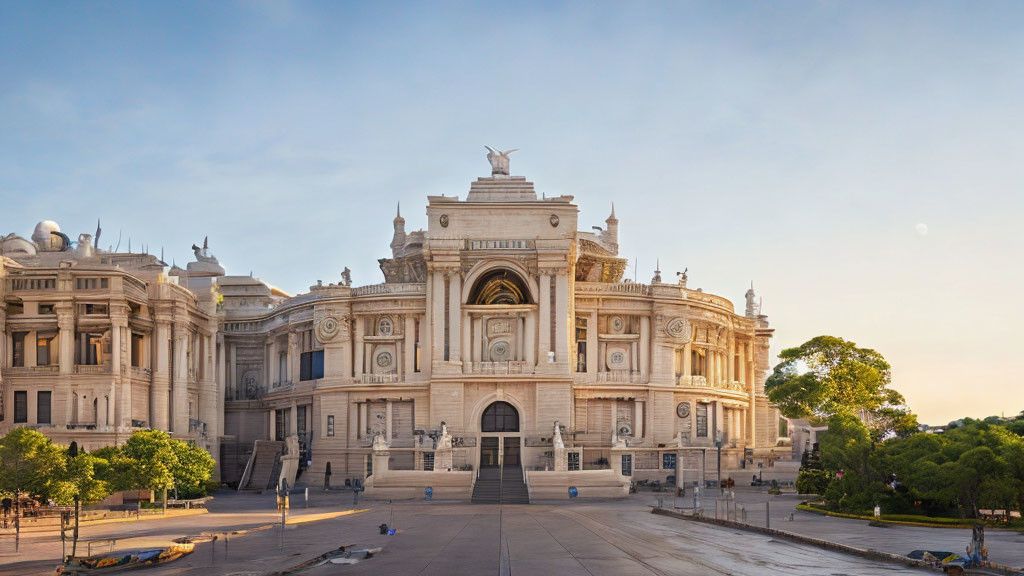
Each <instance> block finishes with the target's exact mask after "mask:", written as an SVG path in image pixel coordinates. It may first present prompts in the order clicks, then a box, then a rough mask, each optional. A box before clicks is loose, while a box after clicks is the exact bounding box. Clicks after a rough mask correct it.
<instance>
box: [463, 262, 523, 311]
mask: <svg viewBox="0 0 1024 576" xmlns="http://www.w3.org/2000/svg"><path fill="white" fill-rule="evenodd" d="M529 294H530V291H529V290H528V289H527V287H526V283H525V282H523V279H522V277H521V276H519V275H518V274H516V273H515V272H512V271H511V270H506V269H504V268H502V269H498V270H493V271H491V272H488V273H487V274H484V275H483V276H482V277H481V278H480V279H479V280H477V282H476V286H474V287H473V292H472V294H471V295H470V297H469V303H470V304H482V305H488V306H490V305H496V304H499V305H500V304H504V305H516V304H529V303H530V297H529Z"/></svg>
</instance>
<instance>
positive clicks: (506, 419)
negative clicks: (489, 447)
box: [480, 402, 519, 432]
mask: <svg viewBox="0 0 1024 576" xmlns="http://www.w3.org/2000/svg"><path fill="white" fill-rule="evenodd" d="M480 431H481V432H519V412H518V411H516V409H515V407H514V406H512V405H511V404H509V403H508V402H495V403H494V404H491V405H490V406H488V407H487V408H486V409H485V410H484V415H483V416H482V417H481V418H480Z"/></svg>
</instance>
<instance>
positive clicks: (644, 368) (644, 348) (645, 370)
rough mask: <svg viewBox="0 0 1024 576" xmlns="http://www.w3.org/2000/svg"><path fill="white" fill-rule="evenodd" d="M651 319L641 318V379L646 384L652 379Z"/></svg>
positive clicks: (647, 317) (648, 317)
mask: <svg viewBox="0 0 1024 576" xmlns="http://www.w3.org/2000/svg"><path fill="white" fill-rule="evenodd" d="M650 357H651V317H650V316H646V315H645V316H641V317H640V378H641V380H643V381H644V382H646V381H647V380H648V378H649V377H650V370H651V369H650Z"/></svg>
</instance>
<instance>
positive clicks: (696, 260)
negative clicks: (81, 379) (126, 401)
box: [0, 0, 1024, 423]
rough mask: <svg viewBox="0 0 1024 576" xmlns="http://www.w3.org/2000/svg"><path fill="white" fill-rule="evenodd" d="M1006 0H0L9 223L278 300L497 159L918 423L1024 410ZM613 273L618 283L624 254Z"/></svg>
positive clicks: (355, 266) (377, 244) (1, 226)
mask: <svg viewBox="0 0 1024 576" xmlns="http://www.w3.org/2000/svg"><path fill="white" fill-rule="evenodd" d="M1021 30H1024V5H1022V4H1020V3H992V2H969V3H968V2H962V3H944V2H920V3H917V2H894V3H867V2H847V3H838V2H803V3H783V2H761V3H752V4H746V3H741V2H707V3H682V2H668V3H664V4H659V3H640V2H609V3H595V2H581V3H567V4H558V3H551V2H539V3H536V4H533V5H529V4H526V3H520V2H502V3H491V4H490V5H485V4H484V3H480V2H465V3H453V4H445V3H438V2H422V3H410V4H398V3H392V4H387V5H385V4H384V3H376V2H365V3H361V4H343V3H340V2H330V3H322V4H318V3H290V2H277V1H266V2H242V3H231V2H206V3H188V2H166V3H158V2H135V3H128V2H119V3H100V2H76V3H67V4H65V3H45V2H11V1H7V0H4V1H2V2H0V233H3V234H6V233H8V232H17V233H19V234H22V235H24V236H28V235H30V234H31V232H32V227H33V226H34V225H35V223H36V222H37V221H39V220H42V219H53V220H56V221H57V222H58V223H59V224H60V225H61V226H62V228H63V229H64V231H65V232H67V233H69V235H70V236H71V237H72V238H76V237H77V234H78V233H80V232H92V231H93V230H94V229H95V225H96V218H97V217H99V218H102V220H103V227H104V233H103V240H102V244H103V245H104V246H106V244H108V243H111V242H115V241H116V238H117V235H118V232H119V231H121V233H122V234H123V237H124V240H123V241H122V248H124V247H125V246H126V245H127V239H128V238H129V237H130V238H131V241H132V247H133V249H136V250H138V249H139V247H140V246H141V245H143V244H148V246H149V249H150V252H152V253H155V254H159V251H160V248H161V247H164V248H165V250H166V259H167V260H168V261H170V260H171V259H172V258H174V259H176V260H177V262H178V264H183V263H184V262H186V261H188V260H189V259H190V258H191V251H190V250H189V247H190V246H191V245H192V243H193V242H201V241H202V238H203V236H205V235H209V237H210V248H211V251H212V252H213V253H215V254H216V255H217V256H218V257H219V258H220V260H221V263H222V264H224V265H225V266H226V267H227V269H228V271H229V273H233V274H248V273H249V272H250V271H252V272H253V273H254V274H255V275H256V276H259V277H261V278H263V279H264V280H266V281H268V282H271V283H273V284H275V285H278V286H280V287H282V288H284V289H285V290H288V291H290V292H293V293H297V292H305V291H306V290H307V289H308V286H310V285H311V284H315V283H316V281H317V279H322V280H324V281H325V282H334V281H337V280H338V278H339V273H340V271H341V270H342V268H343V267H345V266H349V267H351V269H352V271H353V278H354V281H355V283H357V284H369V283H376V282H380V281H382V280H383V277H382V276H381V274H380V271H379V269H378V268H377V263H376V259H377V258H381V257H385V256H388V255H389V250H388V243H389V241H390V238H391V219H392V218H393V217H394V211H395V204H396V203H397V202H399V201H401V203H402V213H403V216H405V218H406V219H407V227H408V229H410V230H414V229H418V228H421V227H423V226H424V225H425V217H424V214H425V211H424V206H425V203H426V196H427V195H428V194H448V195H454V194H458V195H461V196H463V197H464V196H465V193H466V192H467V191H468V187H469V182H470V181H471V180H472V179H474V178H476V177H477V176H484V175H487V174H488V173H489V167H488V164H487V162H486V160H485V158H484V154H485V151H484V149H483V145H484V144H489V145H491V146H494V147H497V148H501V149H506V148H521V149H522V151H520V152H516V153H515V154H513V155H512V157H511V158H512V171H513V173H516V174H521V175H525V176H527V177H528V178H529V179H530V180H532V181H534V182H535V183H536V185H537V190H538V192H539V193H540V192H543V193H546V194H548V195H558V194H572V195H575V197H576V201H577V203H578V204H579V206H580V228H581V229H584V230H589V229H590V226H592V225H603V220H604V218H605V217H606V216H607V215H608V212H609V207H610V204H611V202H612V201H615V202H616V213H617V215H618V217H619V219H620V220H621V225H620V228H621V231H620V243H621V245H622V251H623V255H624V256H627V257H629V258H630V259H631V260H633V259H636V258H638V259H639V269H638V272H637V273H636V274H637V278H638V279H639V280H640V281H645V282H646V281H649V280H650V278H651V274H652V271H653V269H654V264H655V261H656V259H659V258H660V261H661V268H662V270H663V275H664V276H665V278H666V279H667V280H669V279H672V278H675V272H676V271H678V270H682V269H683V268H684V267H689V270H690V271H689V278H690V286H691V287H701V288H703V289H704V290H706V291H709V292H714V293H717V294H721V295H724V296H726V297H729V298H732V299H733V301H734V302H736V304H737V307H738V308H740V309H741V308H742V302H743V297H742V296H743V292H744V291H745V290H746V288H747V286H748V284H749V283H750V281H751V280H753V281H754V284H755V287H756V289H757V291H758V293H759V294H760V295H761V296H763V298H764V312H765V313H766V314H768V315H769V316H770V319H771V321H772V322H773V324H774V326H775V327H776V337H775V341H774V346H775V348H774V349H775V351H776V352H778V350H781V349H782V348H783V347H789V346H795V345H798V344H800V343H801V342H803V341H805V340H807V339H809V338H811V337H813V336H816V335H819V334H825V333H827V334H833V335H836V336H841V337H844V338H847V339H850V340H853V341H855V342H857V343H858V344H859V345H862V346H866V347H871V348H875V349H877V350H879V351H880V352H881V353H882V354H884V355H885V356H886V358H888V359H889V361H890V362H891V363H892V364H893V386H894V387H895V388H896V389H898V390H900V391H901V392H903V393H904V394H905V395H906V397H907V398H908V400H909V403H910V405H911V408H912V409H914V410H915V411H916V412H918V413H919V414H920V416H921V419H922V421H924V422H928V423H944V422H946V421H948V420H950V419H953V418H956V417H960V416H985V415H990V414H998V413H1001V412H1005V413H1007V414H1015V413H1017V412H1019V411H1021V410H1024V386H1022V377H1021V375H1022V373H1024V361H1022V354H1021V348H1022V345H1024V337H1022V335H1021V326H1022V324H1024V322H1022V320H1024V305H1022V300H1021V296H1020V293H1021V290H1022V286H1024V282H1022V280H1024V272H1022V269H1021V255H1022V254H1024V245H1022V244H1024V231H1022V226H1021V222H1022V218H1021V213H1022V211H1024V201H1022V190H1021V188H1022V186H1021V185H1022V178H1021V176H1022V166H1024V162H1022V160H1024V157H1022V152H1024V146H1022V134H1024V117H1022V111H1021V110H1022V102H1024V98H1022V95H1024V74H1022V72H1024V34H1022V33H1021ZM633 273H634V272H633V270H632V269H631V270H630V272H629V275H631V276H632V275H633Z"/></svg>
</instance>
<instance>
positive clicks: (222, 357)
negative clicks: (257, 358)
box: [217, 334, 269, 436]
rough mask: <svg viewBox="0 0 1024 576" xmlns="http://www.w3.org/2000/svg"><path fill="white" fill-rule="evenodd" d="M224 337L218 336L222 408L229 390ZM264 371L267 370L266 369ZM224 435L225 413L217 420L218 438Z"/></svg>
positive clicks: (218, 370) (218, 372)
mask: <svg viewBox="0 0 1024 576" xmlns="http://www.w3.org/2000/svg"><path fill="white" fill-rule="evenodd" d="M225 352H226V350H225V345H224V336H223V335H220V334H218V335H217V395H218V396H219V397H220V400H219V402H220V403H221V406H223V405H224V403H225V401H226V400H227V389H228V363H227V358H226V356H227V355H226V354H225ZM264 371H266V369H265V368H264ZM268 389H269V387H268ZM223 435H224V413H223V412H222V413H221V414H220V415H219V418H218V419H217V436H223Z"/></svg>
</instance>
